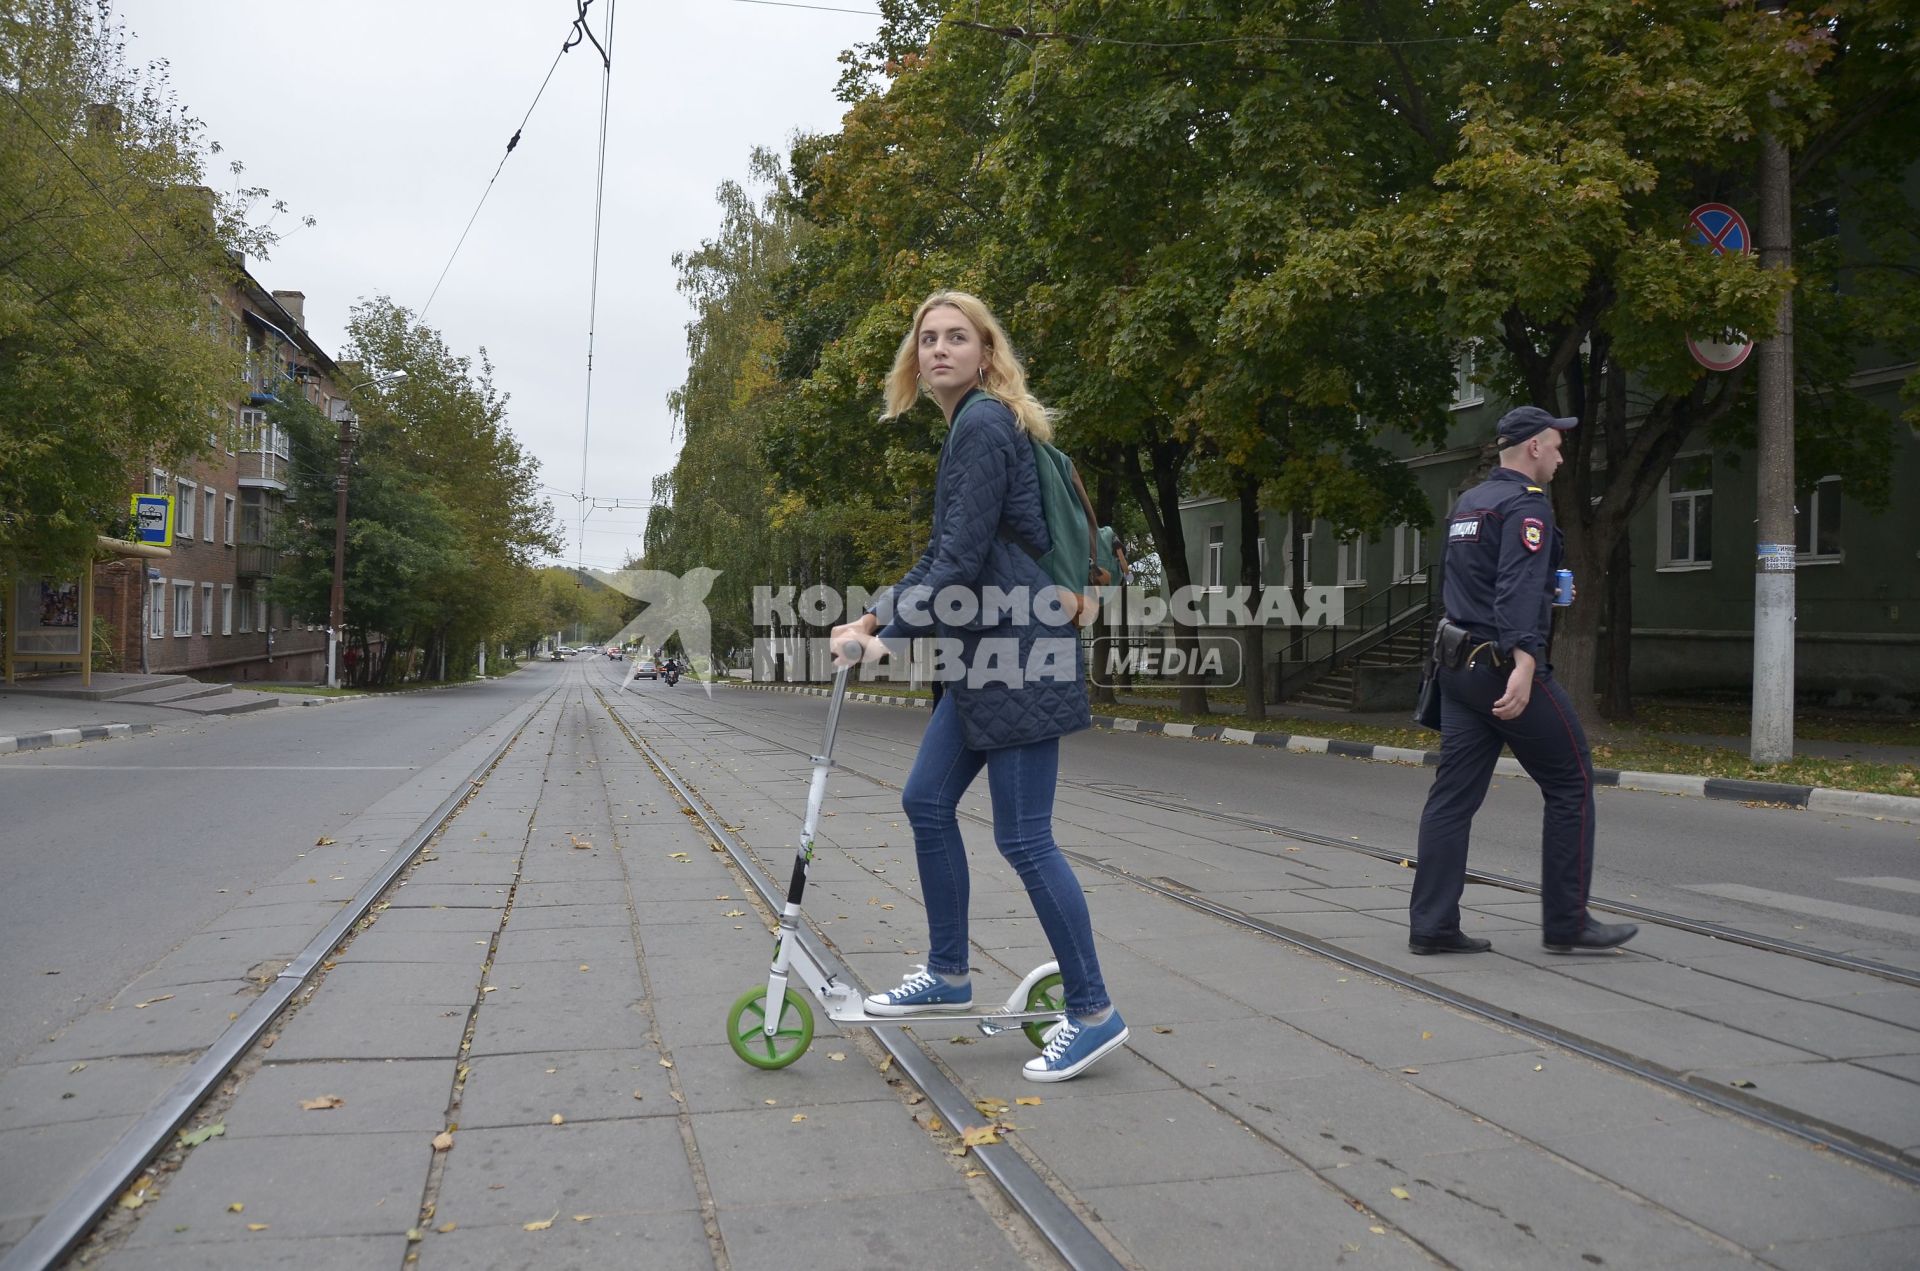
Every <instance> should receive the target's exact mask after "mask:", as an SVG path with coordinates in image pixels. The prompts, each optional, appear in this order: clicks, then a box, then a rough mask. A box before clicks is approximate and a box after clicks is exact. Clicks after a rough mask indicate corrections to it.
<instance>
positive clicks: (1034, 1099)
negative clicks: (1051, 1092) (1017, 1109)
mask: <svg viewBox="0 0 1920 1271" xmlns="http://www.w3.org/2000/svg"><path fill="white" fill-rule="evenodd" d="M1014 1102H1015V1103H1017V1104H1019V1105H1020V1106H1021V1107H1023V1108H1037V1107H1039V1106H1040V1096H1039V1095H1037V1094H1023V1095H1021V1096H1020V1097H1019V1098H1017V1099H1015V1100H1014Z"/></svg>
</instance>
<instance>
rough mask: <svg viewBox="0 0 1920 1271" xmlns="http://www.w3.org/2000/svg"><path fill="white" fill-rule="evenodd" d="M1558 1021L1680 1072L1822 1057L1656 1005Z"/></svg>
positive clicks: (1591, 1013)
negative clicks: (1714, 1066) (1705, 1067)
mask: <svg viewBox="0 0 1920 1271" xmlns="http://www.w3.org/2000/svg"><path fill="white" fill-rule="evenodd" d="M1556 1022H1557V1023H1559V1024H1561V1025H1562V1026H1563V1027H1565V1028H1567V1029H1568V1030H1569V1031H1570V1032H1574V1033H1577V1034H1579V1035H1580V1036H1582V1037H1588V1038H1591V1039H1593V1040H1594V1041H1598V1042H1602V1043H1604V1044H1606V1045H1608V1046H1612V1047H1613V1048H1614V1049H1616V1050H1623V1051H1625V1052H1627V1053H1628V1054H1630V1055H1638V1056H1641V1057H1642V1058H1645V1059H1650V1060H1652V1061H1653V1062H1654V1063H1656V1064H1661V1065H1663V1066H1665V1067H1667V1068H1670V1069H1672V1070H1674V1071H1675V1072H1691V1071H1692V1070H1693V1069H1695V1068H1700V1067H1704V1066H1707V1065H1710V1064H1714V1065H1722V1066H1724V1065H1728V1064H1779V1063H1796V1062H1799V1061H1802V1060H1807V1059H1813V1058H1817V1056H1815V1055H1813V1054H1812V1053H1811V1052H1809V1051H1806V1050H1802V1049H1801V1048H1799V1047H1797V1046H1784V1045H1781V1044H1780V1043H1778V1042H1772V1041H1768V1040H1767V1039H1766V1038H1764V1037H1756V1036H1754V1035H1753V1034H1751V1033H1747V1032H1743V1031H1740V1030H1738V1029H1734V1028H1730V1027H1728V1026H1727V1025H1725V1024H1717V1023H1714V1022H1713V1021H1712V1020H1704V1019H1697V1018H1695V1017H1693V1016H1691V1015H1683V1014H1680V1013H1678V1012H1676V1011H1668V1010H1661V1009H1658V1008H1656V1007H1643V1008H1641V1009H1638V1010H1631V1011H1592V1012H1588V1013H1587V1014H1584V1015H1569V1016H1568V1017H1567V1018H1566V1019H1564V1020H1559V1021H1556Z"/></svg>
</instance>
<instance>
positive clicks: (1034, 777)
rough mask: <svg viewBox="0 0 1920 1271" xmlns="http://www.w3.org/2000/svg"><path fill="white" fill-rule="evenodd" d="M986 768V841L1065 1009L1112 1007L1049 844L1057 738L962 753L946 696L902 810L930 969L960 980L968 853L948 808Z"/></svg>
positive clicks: (1086, 1011) (1077, 896) (1082, 903)
mask: <svg viewBox="0 0 1920 1271" xmlns="http://www.w3.org/2000/svg"><path fill="white" fill-rule="evenodd" d="M983 767H984V768H985V769H986V770H987V789H988V792H989V793H990V794H991V795H992V796H993V841H994V844H995V845H996V846H997V847H999V849H1000V854H1001V855H1002V856H1004V857H1006V858H1007V863H1008V864H1010V865H1012V866H1013V868H1014V871H1015V872H1016V873H1018V874H1019V875H1020V881H1021V882H1022V883H1024V884H1026V888H1027V896H1028V898H1029V899H1031V900H1032V901H1033V911H1034V913H1035V914H1036V915H1038V917H1039V919H1040V927H1041V930H1043V931H1045V932H1046V933H1047V942H1048V943H1049V944H1051V945H1052V946H1053V956H1054V958H1055V960H1056V961H1058V962H1059V963H1060V979H1061V985H1062V988H1063V989H1064V990H1065V996H1066V1003H1067V1010H1068V1012H1069V1013H1071V1014H1074V1015H1090V1014H1092V1013H1093V1012H1095V1011H1099V1010H1104V1009H1105V1008H1106V1007H1107V1006H1109V1005H1110V1004H1111V1003H1110V1002H1109V1001H1108V999H1107V986H1106V983H1105V981H1103V980H1102V979H1101V978H1100V962H1099V959H1098V958H1096V957H1095V956H1094V951H1093V923H1092V921H1091V920H1090V919H1089V918H1088V917H1087V898H1086V894H1085V893H1084V892H1082V891H1081V890H1080V880H1079V879H1078V878H1075V877H1074V874H1073V869H1072V867H1071V866H1069V865H1068V864H1067V858H1066V857H1064V856H1062V855H1061V854H1060V848H1059V845H1058V844H1056V843H1055V842H1054V841H1053V788H1054V782H1055V780H1056V778H1057V777H1058V776H1059V772H1060V739H1059V738H1058V737H1053V738H1049V739H1047V740H1046V741H1036V742H1031V743H1029V744H1027V745H1025V746H1007V747H1004V748H1002V749H998V750H969V749H968V748H967V744H966V741H965V740H964V738H963V737H962V734H961V731H960V715H959V712H958V711H957V710H955V709H954V704H953V701H952V699H951V698H946V699H944V700H942V701H941V702H940V704H939V705H938V706H936V707H934V709H933V720H932V722H930V723H929V724H928V725H927V735H926V736H925V737H924V738H922V739H921V742H920V754H919V756H918V757H917V758H916V759H915V760H914V761H913V771H912V772H911V773H909V774H908V776H907V787H906V790H905V791H904V792H903V793H902V795H901V798H900V803H901V806H902V807H903V808H905V809H906V813H907V821H908V823H909V824H911V825H912V826H913V850H914V854H915V855H916V856H917V857H919V861H920V890H921V893H922V897H923V899H924V900H925V901H926V906H927V968H928V969H929V970H932V971H938V972H942V973H944V974H947V975H965V974H967V969H968V968H967V893H968V877H967V848H966V844H965V843H963V842H962V841H961V839H960V824H959V820H958V818H957V817H955V815H954V808H955V807H956V806H957V805H958V804H959V802H960V796H961V795H962V794H965V793H966V790H967V787H968V786H970V785H972V784H973V779H974V778H975V777H976V776H978V775H979V774H980V769H981V768H983Z"/></svg>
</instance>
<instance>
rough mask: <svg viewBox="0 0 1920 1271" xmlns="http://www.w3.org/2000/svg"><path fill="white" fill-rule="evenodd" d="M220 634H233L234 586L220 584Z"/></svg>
mask: <svg viewBox="0 0 1920 1271" xmlns="http://www.w3.org/2000/svg"><path fill="white" fill-rule="evenodd" d="M220 634H221V635H232V634H233V584H232V583H221V584H220Z"/></svg>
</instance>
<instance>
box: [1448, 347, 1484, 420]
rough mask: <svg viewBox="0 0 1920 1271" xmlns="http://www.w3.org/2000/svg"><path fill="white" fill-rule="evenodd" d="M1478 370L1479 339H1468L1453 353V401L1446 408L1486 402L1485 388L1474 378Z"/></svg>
mask: <svg viewBox="0 0 1920 1271" xmlns="http://www.w3.org/2000/svg"><path fill="white" fill-rule="evenodd" d="M1479 370H1480V341H1478V340H1468V341H1467V342H1466V343H1465V344H1463V345H1461V346H1460V349H1459V351H1458V352H1456V353H1455V354H1454V355H1453V401H1452V403H1451V404H1450V405H1448V407H1447V409H1448V410H1466V409H1467V408H1468V407H1470V406H1481V405H1484V404H1485V403H1486V400H1487V390H1486V389H1485V388H1484V387H1483V386H1482V385H1480V384H1479V383H1477V382H1476V381H1475V380H1474V378H1473V377H1474V375H1475V374H1476V373H1478V371H1479Z"/></svg>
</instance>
